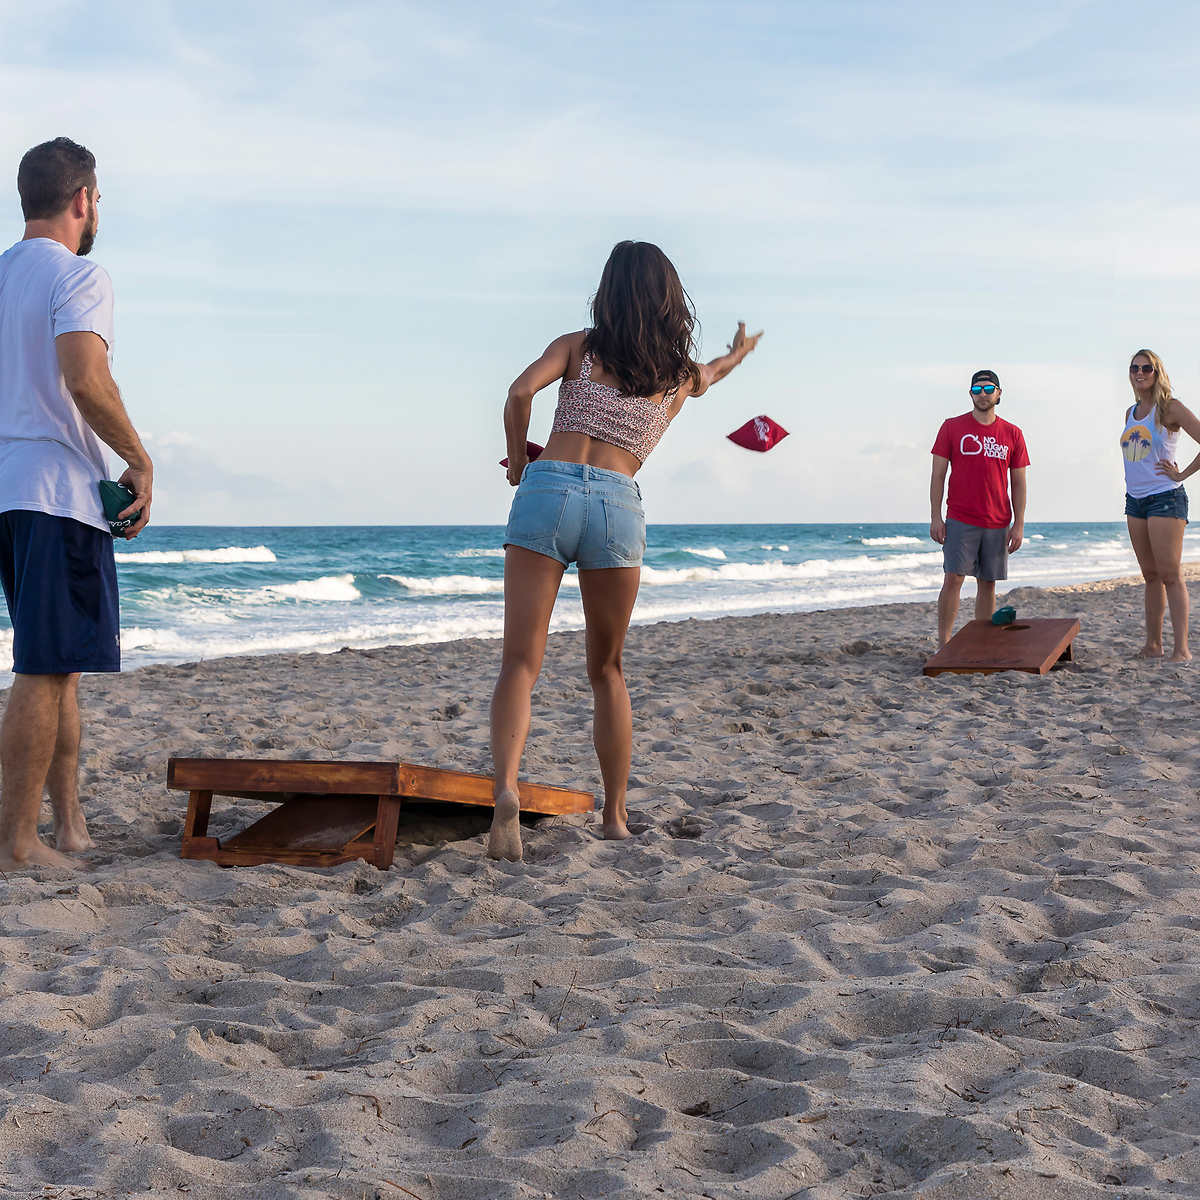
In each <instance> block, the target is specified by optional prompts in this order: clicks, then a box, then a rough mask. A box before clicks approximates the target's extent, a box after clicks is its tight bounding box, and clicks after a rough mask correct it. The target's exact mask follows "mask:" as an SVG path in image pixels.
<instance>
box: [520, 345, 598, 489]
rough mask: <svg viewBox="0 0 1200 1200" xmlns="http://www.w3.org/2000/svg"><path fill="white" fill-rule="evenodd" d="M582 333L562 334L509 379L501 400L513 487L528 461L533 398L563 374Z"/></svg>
mask: <svg viewBox="0 0 1200 1200" xmlns="http://www.w3.org/2000/svg"><path fill="white" fill-rule="evenodd" d="M582 336H583V334H582V333H564V334H563V335H562V337H556V338H555V339H554V341H552V342H551V343H550V345H548V346H547V347H546V349H545V350H543V351H542V356H541V358H539V359H537V360H536V361H535V362H531V363H530V364H529V366H527V367H526V368H525V370H523V371H522V372H521V373H520V375H518V376H517V377H516V379H514V380H513V382H512V386H511V387H510V388H509V389H508V399H507V400H506V401H505V403H504V437H505V440H506V441H507V443H508V482H509V483H511V484H512V485H513V487H516V486H517V484H518V483H520V482H521V473H522V472H523V471H524V470H525V467H526V466H527V465H528V463H529V457H528V455H527V454H526V453H525V442H526V440H527V435H528V433H529V415H530V413H531V412H532V410H533V398H534V396H536V395H537V394H538V392H540V391H541V390H542V388H544V387H549V386H550V384H552V383H554V382H555V381H556V380H558V379H561V378H562V377H563V376H564V375H565V374H566V373H567V366H568V364H569V363H570V361H571V347H572V345H573V344H574V343H575V342H576V341H578V340H579V338H581V337H582Z"/></svg>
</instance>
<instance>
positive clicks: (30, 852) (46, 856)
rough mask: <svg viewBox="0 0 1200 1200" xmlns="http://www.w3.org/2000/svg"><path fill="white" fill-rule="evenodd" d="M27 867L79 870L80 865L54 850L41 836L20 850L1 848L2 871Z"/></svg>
mask: <svg viewBox="0 0 1200 1200" xmlns="http://www.w3.org/2000/svg"><path fill="white" fill-rule="evenodd" d="M26 867H61V868H62V869H63V870H64V871H78V870H79V866H78V864H77V863H73V862H72V861H71V860H70V859H69V858H68V857H67V856H66V855H65V854H59V852H58V851H57V850H52V849H51V848H50V847H49V846H47V845H46V843H45V842H43V841H42V840H41V839H40V838H37V839H35V840H34V841H33V842H32V843H31V844H30V845H28V846H26V847H22V849H21V850H20V851H15V850H13V848H12V847H10V846H5V847H4V848H2V849H0V871H21V870H24V869H25V868H26Z"/></svg>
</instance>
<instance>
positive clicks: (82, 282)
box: [0, 238, 113, 533]
mask: <svg viewBox="0 0 1200 1200" xmlns="http://www.w3.org/2000/svg"><path fill="white" fill-rule="evenodd" d="M79 331H86V332H89V333H96V334H99V335H100V337H102V338H103V339H104V343H105V345H106V346H107V347H108V355H109V361H110V362H111V360H112V344H113V295H112V282H111V281H110V279H109V278H108V272H107V271H105V269H104V268H103V267H101V266H98V265H97V264H96V263H93V262H88V260H87V259H86V258H80V257H79V256H78V255H75V254H72V253H71V251H70V250H68V249H67V248H66V246H64V245H63V244H62V243H61V242H56V241H53V240H52V239H51V238H30V239H28V240H27V241H23V242H18V243H17V244H16V245H15V246H13V247H12V248H11V249H9V250H7V251H6V252H5V253H4V254H0V512H9V511H11V510H12V509H27V510H32V511H34V512H44V513H49V514H50V515H51V516H56V517H73V518H74V519H75V520H76V521H82V522H83V523H84V524H85V525H92V526H95V528H97V529H101V530H103V531H104V532H105V533H107V532H108V531H109V530H108V522H107V521H106V520H105V519H104V509H103V507H102V506H101V503H100V493H99V491H98V490H97V488H96V485H97V483H99V482H100V480H101V479H107V478H108V477H109V476H108V469H107V466H106V464H105V458H104V451H103V449H102V448H101V445H100V441H99V439H98V438H97V437H96V435H95V434H94V433H93V432H92V429H91V427H90V426H89V425H88V423H87V422H86V421H85V420H84V419H83V416H82V414H81V413H80V412H79V409H78V408H76V406H75V401H74V400H73V399H72V398H71V393H70V392H69V391H67V385H66V383H65V381H64V380H63V375H62V371H61V370H60V369H59V366H58V353H57V351H56V349H55V345H54V339H55V338H56V337H58V335H59V334H60V333H75V332H79Z"/></svg>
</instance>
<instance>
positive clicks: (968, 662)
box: [925, 617, 1079, 675]
mask: <svg viewBox="0 0 1200 1200" xmlns="http://www.w3.org/2000/svg"><path fill="white" fill-rule="evenodd" d="M1078 632H1079V619H1078V618H1077V617H1037V618H1034V617H1030V618H1029V619H1028V620H1025V621H1022V620H1017V621H1014V622H1013V623H1012V624H1011V625H993V624H992V623H991V621H971V622H970V623H969V624H967V625H964V626H963V627H962V628H961V629H960V630H959V631H958V632H957V633H956V634H955V635H954V636H953V637H952V638H951V639H950V640H949V641H948V642H947V643H946V644H945V645H944V646H943V647H942V648H941V649H940V650H939V651H938V652H937V653H936V654H935V655H934V656H933V657H932V658H931V659H929V660H928V661H927V662H926V663H925V674H926V675H941V674H943V673H945V672H950V673H951V674H955V675H994V674H995V673H996V672H997V671H1029V672H1030V673H1032V674H1036V675H1045V673H1046V672H1047V671H1048V670H1050V668H1051V667H1052V666H1054V664H1055V663H1059V662H1072V661H1073V659H1074V655H1073V653H1072V649H1071V643H1072V641H1074V639H1075V635H1076V634H1077V633H1078Z"/></svg>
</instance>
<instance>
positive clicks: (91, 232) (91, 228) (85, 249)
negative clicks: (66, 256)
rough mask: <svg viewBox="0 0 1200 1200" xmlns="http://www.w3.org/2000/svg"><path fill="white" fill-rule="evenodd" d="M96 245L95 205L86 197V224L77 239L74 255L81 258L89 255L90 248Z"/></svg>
mask: <svg viewBox="0 0 1200 1200" xmlns="http://www.w3.org/2000/svg"><path fill="white" fill-rule="evenodd" d="M95 244H96V205H95V202H94V201H93V200H92V198H91V197H90V196H89V197H88V215H87V224H86V225H84V227H83V233H82V234H81V235H80V238H79V249H78V250H76V251H75V253H76V254H78V255H79V257H80V258H82V257H83V256H84V255H87V254H91V252H92V247H93V246H94V245H95Z"/></svg>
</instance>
